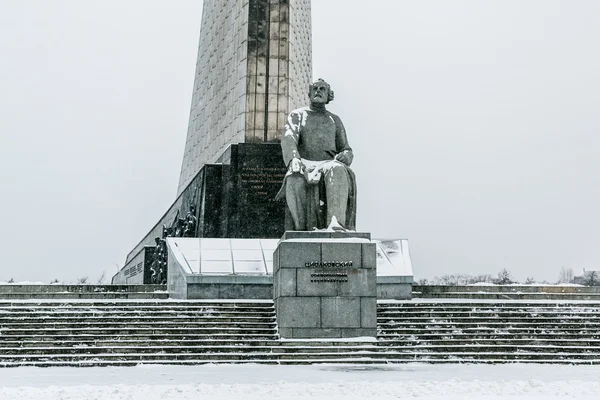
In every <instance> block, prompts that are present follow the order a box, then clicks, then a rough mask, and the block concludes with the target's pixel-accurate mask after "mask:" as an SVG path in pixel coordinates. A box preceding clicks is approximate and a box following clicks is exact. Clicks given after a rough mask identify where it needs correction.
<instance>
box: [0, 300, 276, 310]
mask: <svg viewBox="0 0 600 400" xmlns="http://www.w3.org/2000/svg"><path fill="white" fill-rule="evenodd" d="M0 310H2V311H6V312H15V311H16V312H57V311H65V312H77V311H83V312H90V311H92V310H93V311H94V312H120V311H178V310H183V311H190V312H191V311H203V310H213V311H214V312H218V311H221V310H223V311H228V310H229V311H247V312H254V311H265V310H275V307H274V306H273V303H270V304H262V303H254V304H253V303H172V302H170V301H169V302H164V303H160V302H158V303H157V302H154V301H152V302H135V303H131V302H116V303H106V302H101V303H82V302H77V303H75V302H73V303H68V302H63V303H6V304H0Z"/></svg>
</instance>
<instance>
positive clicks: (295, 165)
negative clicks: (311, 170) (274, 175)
mask: <svg viewBox="0 0 600 400" xmlns="http://www.w3.org/2000/svg"><path fill="white" fill-rule="evenodd" d="M289 170H290V171H292V173H294V174H295V173H299V174H303V173H304V164H302V161H300V159H299V158H292V161H291V162H290V166H289Z"/></svg>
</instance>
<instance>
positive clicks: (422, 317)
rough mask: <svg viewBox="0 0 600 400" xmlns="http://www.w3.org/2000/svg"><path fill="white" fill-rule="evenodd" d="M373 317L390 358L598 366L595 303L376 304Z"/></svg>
mask: <svg viewBox="0 0 600 400" xmlns="http://www.w3.org/2000/svg"><path fill="white" fill-rule="evenodd" d="M377 321H378V334H379V346H380V347H387V348H388V349H389V350H390V352H389V353H386V354H387V355H388V356H389V359H391V360H393V361H392V362H397V361H400V360H406V358H405V357H404V356H406V355H408V354H410V355H411V357H412V360H413V361H419V362H429V363H456V362H472V363H505V362H520V363H568V364H600V303H584V302H580V303H577V302H568V303H567V302H534V301H512V302H511V301H505V302H498V301H487V302H486V301H483V300H482V301H478V302H475V301H474V302H466V301H462V302H461V301H456V302H452V301H451V300H447V301H443V300H437V301H434V300H431V301H428V302H415V301H412V302H387V303H386V302H380V303H379V308H378V313H377ZM395 355H402V357H398V358H396V356H395Z"/></svg>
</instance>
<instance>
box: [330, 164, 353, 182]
mask: <svg viewBox="0 0 600 400" xmlns="http://www.w3.org/2000/svg"><path fill="white" fill-rule="evenodd" d="M325 178H331V179H343V178H346V179H348V171H347V170H346V167H345V166H343V165H341V164H334V165H333V166H332V167H331V168H329V170H328V171H327V173H325Z"/></svg>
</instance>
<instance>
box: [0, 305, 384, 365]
mask: <svg viewBox="0 0 600 400" xmlns="http://www.w3.org/2000/svg"><path fill="white" fill-rule="evenodd" d="M365 346H366V347H376V346H375V344H374V342H373V341H371V342H369V341H368V340H367V342H366V343H364V341H336V342H332V341H322V342H321V341H283V340H279V336H278V334H277V325H276V318H275V310H274V307H273V302H272V301H229V302H228V301H172V300H168V301H161V302H156V301H151V300H148V301H93V302H92V301H87V302H86V301H76V302H53V301H47V302H35V301H33V302H31V301H30V302H26V301H20V302H17V301H14V302H0V366H2V367H12V366H102V365H111V366H133V365H137V364H140V363H144V364H204V363H248V362H250V363H261V364H286V363H312V362H329V361H332V362H339V361H340V359H343V360H344V361H345V362H354V361H359V360H360V359H362V358H363V356H362V354H361V352H362V351H363V350H364V348H365Z"/></svg>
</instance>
